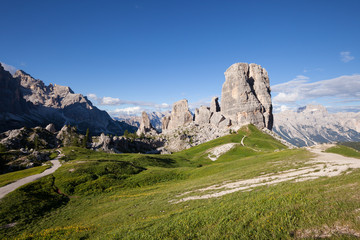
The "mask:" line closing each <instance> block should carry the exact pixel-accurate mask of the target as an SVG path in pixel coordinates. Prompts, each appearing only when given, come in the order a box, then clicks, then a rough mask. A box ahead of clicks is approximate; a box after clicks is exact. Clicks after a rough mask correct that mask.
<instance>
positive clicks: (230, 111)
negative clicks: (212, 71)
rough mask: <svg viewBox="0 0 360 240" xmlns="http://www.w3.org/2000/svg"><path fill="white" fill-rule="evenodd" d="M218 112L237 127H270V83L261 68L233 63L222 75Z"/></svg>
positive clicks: (254, 65) (271, 117)
mask: <svg viewBox="0 0 360 240" xmlns="http://www.w3.org/2000/svg"><path fill="white" fill-rule="evenodd" d="M221 113H222V114H223V115H224V116H225V117H226V118H228V119H229V120H231V122H233V123H235V124H237V125H240V126H241V125H245V124H249V123H251V124H254V125H256V126H257V127H259V128H268V129H271V128H272V125H273V116H272V103H271V95H270V82H269V77H268V74H267V72H266V70H265V69H263V68H262V67H261V66H259V65H256V64H253V63H252V64H247V63H235V64H233V65H231V66H230V67H229V68H228V69H227V70H226V72H225V83H224V84H223V87H222V92H221Z"/></svg>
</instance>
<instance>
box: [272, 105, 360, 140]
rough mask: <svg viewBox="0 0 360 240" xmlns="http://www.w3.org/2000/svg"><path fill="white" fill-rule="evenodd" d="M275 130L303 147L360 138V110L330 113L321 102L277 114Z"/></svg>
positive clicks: (275, 116)
mask: <svg viewBox="0 0 360 240" xmlns="http://www.w3.org/2000/svg"><path fill="white" fill-rule="evenodd" d="M273 131H274V132H275V133H277V134H278V135H280V136H281V137H282V138H283V139H285V140H286V141H288V142H290V143H292V144H294V145H296V146H299V147H302V146H311V145H314V144H318V143H327V142H349V141H355V142H356V141H360V113H352V112H343V113H328V111H327V110H326V108H325V107H324V106H321V105H307V106H306V107H302V108H299V109H298V110H297V111H284V112H280V113H275V114H274V127H273Z"/></svg>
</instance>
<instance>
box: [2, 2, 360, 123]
mask: <svg viewBox="0 0 360 240" xmlns="http://www.w3.org/2000/svg"><path fill="white" fill-rule="evenodd" d="M1 8H2V15H1V19H2V20H1V21H2V25H1V33H2V35H1V38H0V61H1V62H3V63H6V64H8V65H10V66H13V67H15V68H17V69H23V70H24V71H26V72H28V73H30V74H31V75H32V76H33V77H35V78H38V79H41V80H43V81H44V82H45V83H46V84H49V83H57V84H60V85H67V86H70V87H71V88H72V89H73V90H74V91H75V92H77V93H82V94H84V95H88V96H89V97H90V98H91V99H92V100H93V103H94V104H95V105H96V106H98V107H99V108H101V109H104V110H107V111H108V112H110V113H111V114H112V115H113V116H115V115H116V114H119V113H123V112H126V111H127V112H139V111H141V110H143V109H147V110H153V109H154V110H166V109H167V108H168V107H169V106H171V104H172V103H173V102H175V101H177V100H180V99H183V98H186V99H188V100H189V103H190V104H191V107H196V106H199V105H200V104H206V103H208V102H209V101H210V99H211V97H213V96H220V95H221V87H222V84H223V82H224V80H225V79H224V72H225V71H226V69H227V68H228V67H229V66H230V65H231V64H233V63H236V62H249V63H251V62H253V63H257V64H260V65H261V66H263V67H264V68H266V70H267V71H268V73H269V76H270V83H271V86H272V97H273V104H274V106H275V109H276V110H277V111H279V110H280V109H282V110H284V109H289V108H290V109H291V108H296V107H298V106H302V105H304V104H307V103H321V104H324V105H325V106H327V107H328V108H329V109H330V110H331V111H345V110H351V111H359V110H360V104H359V103H360V47H359V42H360V14H359V10H360V1H357V0H353V1H349V0H343V1H331V0H323V1H321V0H317V1H313V0H312V1H306V0H304V1H297V0H294V1H226V0H224V1H211V0H203V1H202V0H195V1H184V0H182V1H176V0H174V1H171V0H166V1H148V0H143V1H140V0H126V1H125V0H123V1H107V0H103V1H85V0H78V1H66V0H62V1H60V0H58V1H56V0H54V1H48V0H46V1H38V0H34V1H28V0H23V1H19V0H8V1H6V0H4V1H1ZM343 83H344V84H343ZM343 85H345V87H343ZM310 90H311V91H310ZM124 109H125V110H124Z"/></svg>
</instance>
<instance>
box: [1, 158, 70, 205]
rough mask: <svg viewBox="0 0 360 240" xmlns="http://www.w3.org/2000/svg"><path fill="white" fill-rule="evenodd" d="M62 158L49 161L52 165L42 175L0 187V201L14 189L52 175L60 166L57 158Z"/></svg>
mask: <svg viewBox="0 0 360 240" xmlns="http://www.w3.org/2000/svg"><path fill="white" fill-rule="evenodd" d="M62 156H64V155H63V154H59V155H58V156H57V157H56V158H55V159H53V160H51V161H50V162H51V163H52V167H51V168H49V169H46V170H45V171H43V172H42V173H39V174H35V175H31V176H28V177H25V178H22V179H19V180H17V181H16V182H13V183H10V184H8V185H5V186H3V187H1V188H0V199H2V198H3V197H5V196H6V195H7V194H8V193H10V192H12V191H14V190H15V189H17V188H19V187H21V186H23V185H25V184H27V183H30V182H33V181H35V180H38V179H39V178H42V177H45V176H47V175H50V174H52V173H54V172H55V171H56V170H57V169H58V168H59V167H60V166H61V163H60V161H59V158H61V157H62Z"/></svg>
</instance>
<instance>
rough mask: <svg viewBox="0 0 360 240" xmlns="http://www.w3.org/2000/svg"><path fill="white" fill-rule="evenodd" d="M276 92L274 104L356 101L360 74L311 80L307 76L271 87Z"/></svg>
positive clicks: (292, 104) (357, 99) (359, 88)
mask: <svg viewBox="0 0 360 240" xmlns="http://www.w3.org/2000/svg"><path fill="white" fill-rule="evenodd" d="M271 89H272V92H273V93H276V95H275V97H274V98H273V103H274V106H275V105H276V106H280V105H287V106H295V105H304V104H307V103H309V102H310V101H314V100H315V101H319V100H320V99H321V100H322V101H325V102H334V101H337V102H339V101H345V102H347V103H355V102H357V101H359V99H360V75H359V74H355V75H351V76H349V75H344V76H340V77H337V78H333V79H328V80H322V81H317V82H309V78H307V77H306V76H298V77H297V78H296V79H294V80H291V81H289V82H286V83H281V84H277V85H274V86H272V87H271Z"/></svg>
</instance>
